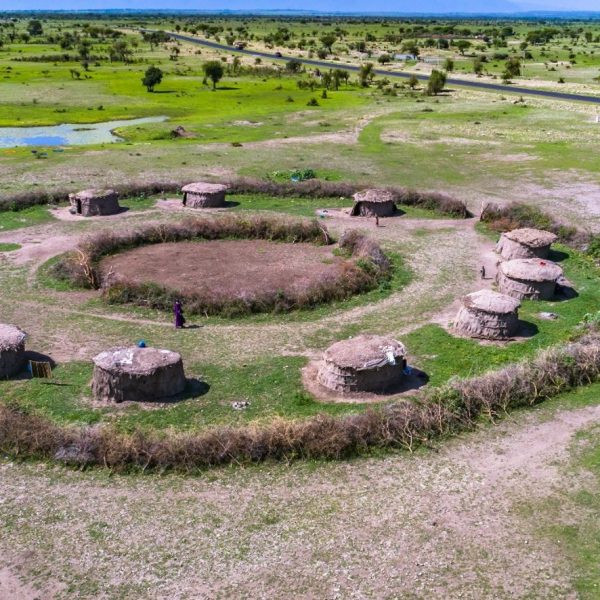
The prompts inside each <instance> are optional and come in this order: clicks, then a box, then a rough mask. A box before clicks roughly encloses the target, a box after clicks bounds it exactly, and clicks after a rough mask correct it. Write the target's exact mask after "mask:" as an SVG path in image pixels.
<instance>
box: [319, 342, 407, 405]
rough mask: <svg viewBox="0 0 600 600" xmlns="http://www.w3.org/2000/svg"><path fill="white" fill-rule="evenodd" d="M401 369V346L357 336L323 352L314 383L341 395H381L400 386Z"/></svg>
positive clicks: (403, 367)
mask: <svg viewBox="0 0 600 600" xmlns="http://www.w3.org/2000/svg"><path fill="white" fill-rule="evenodd" d="M405 368H406V349H405V347H404V345H403V344H402V343H400V342H399V341H397V340H394V339H392V338H387V337H382V336H378V335H359V336H357V337H355V338H351V339H348V340H343V341H341V342H337V343H335V344H333V345H332V346H330V347H329V348H328V349H327V350H325V352H324V353H323V361H322V363H321V366H320V368H319V370H318V373H317V380H318V382H319V383H320V384H321V385H322V386H323V387H325V388H327V389H328V390H332V391H335V392H338V393H341V394H344V393H356V392H385V391H388V390H392V389H394V388H396V387H397V386H398V385H400V383H401V382H402V379H403V377H404V370H405Z"/></svg>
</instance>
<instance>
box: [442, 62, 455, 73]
mask: <svg viewBox="0 0 600 600" xmlns="http://www.w3.org/2000/svg"><path fill="white" fill-rule="evenodd" d="M444 70H445V71H447V72H448V73H451V72H452V71H454V61H453V60H452V59H451V58H447V59H446V60H445V61H444Z"/></svg>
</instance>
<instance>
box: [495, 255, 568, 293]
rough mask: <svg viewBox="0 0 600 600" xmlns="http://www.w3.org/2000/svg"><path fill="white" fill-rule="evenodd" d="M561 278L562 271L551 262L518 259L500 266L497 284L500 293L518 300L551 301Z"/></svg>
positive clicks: (537, 259) (536, 259) (535, 259)
mask: <svg viewBox="0 0 600 600" xmlns="http://www.w3.org/2000/svg"><path fill="white" fill-rule="evenodd" d="M562 276H563V271H562V269H561V268H560V267H559V266H558V265H557V264H556V263H554V262H552V261H549V260H541V259H539V258H519V259H516V260H509V261H506V262H503V263H501V264H500V266H499V267H498V274H497V283H498V289H499V291H500V292H501V293H503V294H506V295H508V296H512V297H513V298H517V299H518V300H524V299H530V300H551V299H552V298H553V297H554V295H555V294H556V286H557V282H558V281H559V280H560V279H561V278H562Z"/></svg>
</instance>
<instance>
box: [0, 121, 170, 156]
mask: <svg viewBox="0 0 600 600" xmlns="http://www.w3.org/2000/svg"><path fill="white" fill-rule="evenodd" d="M167 118H168V117H144V118H141V119H127V120H124V121H105V122H104V123H63V124H62V125H49V126H46V127H0V148H16V147H17V146H79V145H84V144H105V143H112V142H122V141H123V138H120V137H119V136H118V135H115V134H114V133H112V131H113V130H114V129H118V128H119V127H131V126H132V125H144V124H145V123H161V122H162V121H166V120H167Z"/></svg>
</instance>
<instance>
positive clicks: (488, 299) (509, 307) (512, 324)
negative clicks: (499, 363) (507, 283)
mask: <svg viewBox="0 0 600 600" xmlns="http://www.w3.org/2000/svg"><path fill="white" fill-rule="evenodd" d="M520 306H521V302H520V301H519V300H517V299H516V298H513V297H511V296H507V295H506V294H499V293H498V292H493V291H491V290H480V291H478V292H474V293H472V294H467V295H466V296H465V297H464V298H463V300H462V306H461V308H460V310H459V311H458V314H457V315H456V319H455V321H454V329H455V331H456V332H457V333H459V334H461V335H466V336H468V337H472V338H480V339H485V340H505V339H510V338H512V337H513V336H514V335H516V333H517V331H518V329H519V307H520Z"/></svg>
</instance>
